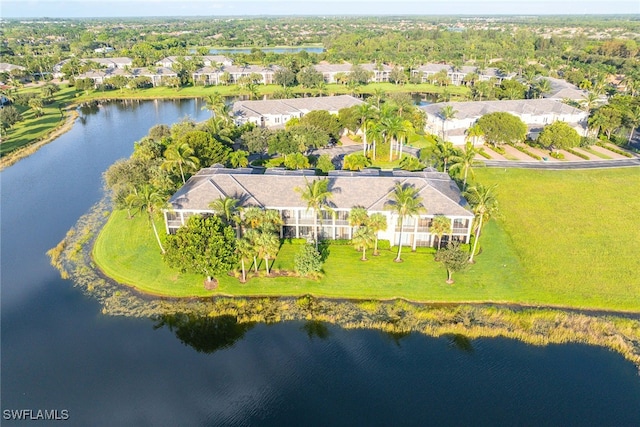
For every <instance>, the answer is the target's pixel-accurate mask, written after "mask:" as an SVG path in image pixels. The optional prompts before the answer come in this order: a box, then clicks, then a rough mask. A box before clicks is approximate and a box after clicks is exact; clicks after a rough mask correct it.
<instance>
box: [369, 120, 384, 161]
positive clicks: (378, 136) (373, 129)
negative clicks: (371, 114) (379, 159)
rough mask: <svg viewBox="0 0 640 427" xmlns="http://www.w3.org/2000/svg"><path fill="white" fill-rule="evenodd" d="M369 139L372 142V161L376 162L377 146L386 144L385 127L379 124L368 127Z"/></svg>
mask: <svg viewBox="0 0 640 427" xmlns="http://www.w3.org/2000/svg"><path fill="white" fill-rule="evenodd" d="M367 137H368V140H369V141H371V160H372V161H375V160H376V145H377V144H379V143H382V142H384V127H383V126H382V125H381V124H380V123H379V122H378V123H372V124H369V125H368V126H367Z"/></svg>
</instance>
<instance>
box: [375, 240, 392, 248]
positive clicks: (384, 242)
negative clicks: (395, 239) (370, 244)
mask: <svg viewBox="0 0 640 427" xmlns="http://www.w3.org/2000/svg"><path fill="white" fill-rule="evenodd" d="M378 249H391V242H390V241H389V240H378Z"/></svg>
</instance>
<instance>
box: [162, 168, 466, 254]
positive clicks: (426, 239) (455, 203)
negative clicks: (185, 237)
mask: <svg viewBox="0 0 640 427" xmlns="http://www.w3.org/2000/svg"><path fill="white" fill-rule="evenodd" d="M313 174H314V171H285V170H270V169H267V170H266V171H265V172H264V173H261V171H258V170H255V169H252V168H241V169H226V168H224V167H222V166H220V165H214V166H212V167H209V168H205V169H202V170H200V171H199V172H198V173H197V174H196V175H194V176H192V177H191V178H190V179H189V180H188V181H187V183H186V184H185V185H183V186H182V188H180V189H179V190H178V191H177V192H176V193H175V194H174V195H173V196H172V197H171V199H170V200H169V203H170V205H171V209H168V210H165V211H164V220H165V226H166V231H167V233H175V231H176V230H177V229H178V228H179V227H181V226H182V225H184V224H185V223H186V221H187V220H188V218H189V217H190V216H192V215H199V214H213V213H214V211H213V210H212V209H211V208H210V207H209V204H210V203H211V202H213V201H214V200H217V199H220V198H225V197H233V198H236V199H238V200H239V206H240V207H243V208H246V207H250V206H257V207H260V208H263V209H274V210H277V211H278V212H279V213H280V216H281V218H282V220H283V225H282V226H280V230H279V234H280V237H281V238H312V236H313V235H314V229H313V226H314V215H315V213H314V212H313V211H312V210H310V209H308V207H307V204H306V203H305V202H304V201H303V200H302V198H301V197H300V193H299V192H298V191H297V190H296V188H304V187H305V185H306V184H307V183H308V182H310V181H312V180H315V179H328V180H329V189H330V191H331V198H330V199H329V202H330V203H329V204H330V206H331V210H332V211H333V212H329V211H326V210H322V212H321V213H320V215H319V216H320V217H321V218H322V219H321V220H319V221H318V226H319V230H320V231H319V236H320V238H322V239H350V238H351V237H352V235H353V230H354V228H353V227H351V226H350V225H349V212H350V211H351V209H352V208H354V207H358V206H359V207H364V208H366V209H367V211H368V212H369V214H372V213H381V214H383V215H384V216H385V217H386V218H387V229H386V230H383V231H380V232H379V233H378V237H379V238H380V239H384V240H389V241H390V242H391V244H392V245H398V244H400V243H402V245H403V246H404V245H406V246H411V247H412V248H414V249H415V248H416V247H417V246H434V245H436V244H437V243H438V242H437V238H436V236H435V235H433V234H432V233H431V232H430V227H431V221H432V220H433V217H434V216H436V215H444V216H446V217H447V218H449V219H450V220H451V227H452V232H451V234H449V235H447V236H445V237H444V239H443V240H447V241H448V240H456V241H460V242H463V243H468V242H469V238H470V235H471V227H472V223H473V218H474V215H473V213H472V212H471V211H470V210H469V207H468V205H467V203H466V201H465V199H464V198H463V197H462V195H461V193H460V190H459V189H458V186H457V185H456V184H455V183H454V182H453V181H452V180H451V178H450V177H449V176H448V175H447V174H445V173H441V172H435V171H423V172H406V171H392V172H391V171H389V172H385V171H379V170H376V169H368V170H364V171H362V172H349V171H333V172H331V173H329V176H328V177H327V178H323V177H315V176H310V175H313ZM396 184H401V185H410V186H413V187H415V188H416V189H417V190H418V195H419V197H421V198H422V204H423V206H424V208H425V211H424V212H422V213H420V214H419V215H417V216H415V217H407V218H404V221H403V226H402V233H401V230H400V227H399V224H398V223H399V221H398V220H399V218H398V215H397V214H395V213H394V212H393V211H392V210H390V209H388V208H387V203H388V202H389V201H391V200H392V194H393V191H394V187H395V185H396ZM401 235H402V237H401ZM400 238H402V242H400Z"/></svg>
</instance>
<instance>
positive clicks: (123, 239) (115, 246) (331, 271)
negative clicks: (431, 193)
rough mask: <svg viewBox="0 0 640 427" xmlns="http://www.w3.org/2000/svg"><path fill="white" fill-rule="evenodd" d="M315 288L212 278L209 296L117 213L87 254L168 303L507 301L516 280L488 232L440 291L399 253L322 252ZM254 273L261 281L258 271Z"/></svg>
mask: <svg viewBox="0 0 640 427" xmlns="http://www.w3.org/2000/svg"><path fill="white" fill-rule="evenodd" d="M298 249H299V246H298V245H295V244H290V243H286V242H285V243H284V244H283V245H282V247H281V249H280V253H279V254H278V258H277V259H276V261H275V262H274V263H273V268H274V269H276V270H280V269H284V270H292V269H293V258H294V256H295V254H296V252H297V251H298ZM329 252H330V253H329V256H328V258H327V260H326V263H325V265H324V270H325V274H324V276H323V277H322V278H321V279H320V280H311V279H303V278H296V277H274V278H267V277H255V278H252V279H250V280H249V281H248V282H247V283H244V284H243V283H240V281H239V280H238V279H236V278H235V277H230V276H223V277H218V280H219V282H220V286H219V288H218V290H216V291H213V292H211V291H206V290H205V289H204V288H203V279H204V278H203V277H202V276H199V275H192V274H180V273H178V272H176V271H174V270H171V269H170V268H168V267H167V266H166V265H165V264H164V263H163V262H162V259H161V255H160V250H159V248H158V246H157V243H155V241H154V237H153V234H152V231H151V227H150V226H149V224H148V222H147V221H146V219H144V218H135V219H133V220H128V219H127V215H126V213H125V212H122V211H116V212H114V213H113V215H112V216H111V218H110V219H109V221H108V223H107V225H106V226H105V227H104V229H103V231H102V232H101V233H100V235H99V237H98V239H97V241H96V244H95V246H94V250H93V256H94V260H95V262H96V264H97V265H98V266H99V267H100V268H101V269H102V270H103V271H104V272H105V273H106V274H107V275H109V276H111V277H113V278H114V279H116V280H117V281H119V282H121V283H125V284H135V287H136V288H138V289H140V290H142V291H144V292H149V293H154V294H162V295H167V296H202V295H215V294H231V295H245V296H248V295H288V296H297V295H305V294H312V295H314V296H324V297H334V298H360V299H387V298H397V297H403V298H407V299H410V300H414V301H487V300H494V301H513V300H514V299H515V298H516V297H517V295H518V292H519V291H518V288H517V287H514V286H513V284H514V283H517V279H518V277H520V276H521V274H522V269H521V267H520V266H519V263H518V261H517V258H516V255H515V252H514V251H513V250H511V249H510V243H509V238H508V236H506V235H505V234H504V233H503V232H502V231H501V230H500V229H499V228H498V227H497V226H496V225H495V224H492V223H489V225H488V226H487V229H486V245H483V254H482V255H480V256H479V257H478V262H477V263H476V264H475V265H473V266H472V267H471V269H470V270H469V271H467V272H465V273H459V274H456V275H455V276H454V279H455V280H456V283H455V284H454V285H453V286H451V285H447V284H446V283H445V280H446V272H445V270H444V268H443V267H442V266H441V265H440V264H438V263H436V262H434V261H433V255H432V254H431V253H426V252H423V251H418V252H411V250H410V249H408V248H404V250H403V255H402V258H403V260H404V262H402V263H394V262H393V259H394V257H395V254H396V252H395V250H383V251H381V255H380V256H378V257H373V256H369V261H366V262H363V261H360V260H359V259H360V256H361V254H360V253H359V252H357V251H355V250H354V249H353V248H352V247H351V246H337V245H333V246H330V247H329ZM263 262H264V261H262V262H261V265H260V268H261V271H262V274H264V265H263Z"/></svg>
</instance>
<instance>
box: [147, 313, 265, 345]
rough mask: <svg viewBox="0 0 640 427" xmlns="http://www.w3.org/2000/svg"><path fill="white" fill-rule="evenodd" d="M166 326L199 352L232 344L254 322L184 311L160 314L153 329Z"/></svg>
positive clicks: (181, 340) (240, 337)
mask: <svg viewBox="0 0 640 427" xmlns="http://www.w3.org/2000/svg"><path fill="white" fill-rule="evenodd" d="M165 326H166V327H167V328H168V329H169V330H170V331H171V332H173V333H175V334H176V337H178V339H179V340H180V342H182V343H183V344H185V345H188V346H189V347H191V348H193V349H194V350H196V351H197V352H200V353H213V352H214V351H217V350H220V349H222V348H227V347H231V346H233V345H234V344H235V343H236V341H238V340H240V339H242V337H244V334H245V333H246V332H247V331H248V330H250V329H252V328H253V326H254V323H238V320H237V319H236V318H235V317H233V316H218V317H202V316H194V315H189V314H185V313H179V314H174V315H169V316H162V317H160V319H159V320H158V321H157V322H156V324H155V325H154V327H153V328H154V329H160V328H163V327H165Z"/></svg>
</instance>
